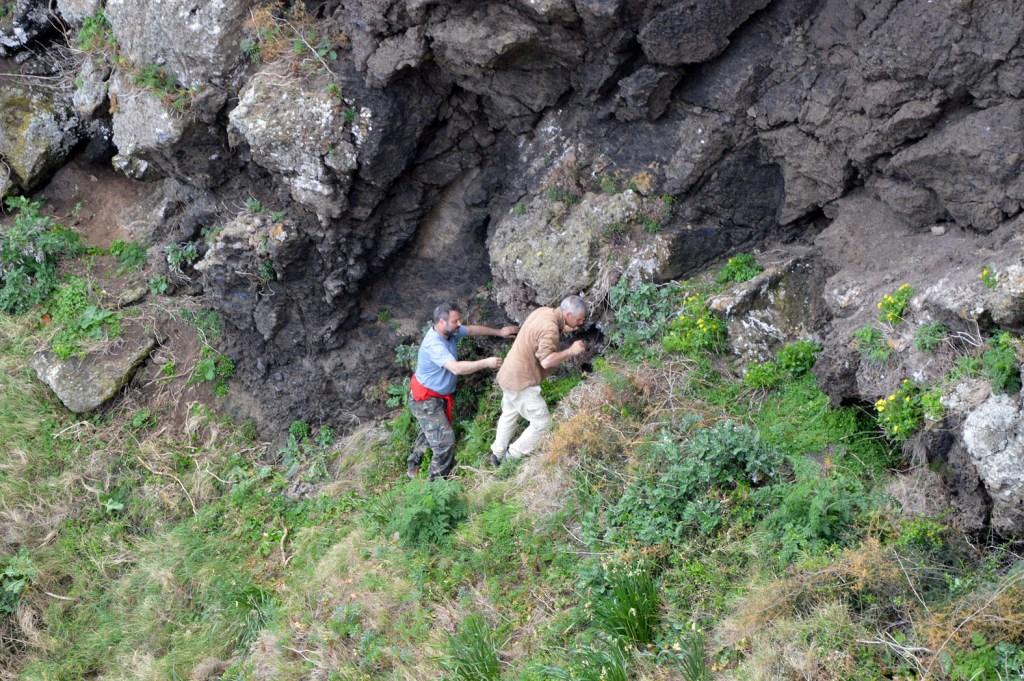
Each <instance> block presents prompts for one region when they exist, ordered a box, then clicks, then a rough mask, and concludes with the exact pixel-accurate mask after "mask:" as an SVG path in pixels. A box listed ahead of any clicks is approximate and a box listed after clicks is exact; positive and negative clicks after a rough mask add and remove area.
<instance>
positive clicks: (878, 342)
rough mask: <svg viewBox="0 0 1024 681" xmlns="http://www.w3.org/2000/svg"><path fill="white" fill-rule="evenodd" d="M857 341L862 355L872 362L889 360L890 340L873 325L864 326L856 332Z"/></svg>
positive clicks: (879, 362)
mask: <svg viewBox="0 0 1024 681" xmlns="http://www.w3.org/2000/svg"><path fill="white" fill-rule="evenodd" d="M853 336H854V338H855V339H856V341H857V350H859V351H860V354H861V356H862V357H865V358H867V359H869V360H871V361H872V362H875V363H878V364H882V363H884V362H887V361H888V360H889V353H890V349H889V342H888V341H887V340H886V338H885V335H884V334H883V333H882V332H881V331H880V330H878V329H876V328H875V327H873V326H862V327H861V328H859V329H857V330H856V331H855V332H854V334H853Z"/></svg>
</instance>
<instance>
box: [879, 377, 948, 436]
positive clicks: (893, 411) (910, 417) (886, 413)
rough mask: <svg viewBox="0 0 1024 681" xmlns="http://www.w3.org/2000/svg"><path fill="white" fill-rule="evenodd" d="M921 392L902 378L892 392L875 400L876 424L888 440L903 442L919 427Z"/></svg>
mask: <svg viewBox="0 0 1024 681" xmlns="http://www.w3.org/2000/svg"><path fill="white" fill-rule="evenodd" d="M921 394H922V393H921V389H920V388H919V387H917V386H916V385H914V383H912V382H911V381H910V380H909V379H904V380H903V382H902V383H901V384H900V387H899V388H898V389H897V390H896V391H895V392H894V393H892V394H890V395H889V396H887V397H883V398H880V399H879V400H878V401H877V402H875V413H876V414H877V417H878V425H879V426H881V428H882V431H883V432H884V433H885V434H886V436H887V437H888V438H889V439H890V440H895V441H896V442H903V441H904V440H906V439H907V438H908V437H910V436H911V435H913V434H914V432H915V431H916V430H917V429H918V428H919V427H920V425H921V420H922V419H923V418H924V406H923V405H922V403H921ZM929 399H931V398H929ZM931 406H932V407H934V405H931Z"/></svg>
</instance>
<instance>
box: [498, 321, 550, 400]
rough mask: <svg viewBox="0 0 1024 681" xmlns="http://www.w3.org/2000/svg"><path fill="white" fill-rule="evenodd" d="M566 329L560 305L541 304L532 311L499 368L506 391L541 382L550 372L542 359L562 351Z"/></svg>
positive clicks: (499, 383)
mask: <svg viewBox="0 0 1024 681" xmlns="http://www.w3.org/2000/svg"><path fill="white" fill-rule="evenodd" d="M564 328H565V319H564V318H563V317H562V311H561V310H559V309H557V308H551V307H538V308H537V309H536V310H534V311H533V312H531V313H530V315H529V316H528V317H527V318H526V321H525V322H523V325H522V327H520V329H519V333H518V335H516V340H515V342H514V343H512V347H511V349H509V351H508V356H507V357H505V361H504V362H503V363H502V365H501V369H499V370H498V385H500V386H501V388H502V389H503V390H522V389H523V388H529V387H530V386H534V385H540V382H541V381H542V380H544V377H545V376H547V375H548V372H547V371H546V370H545V369H544V368H543V367H542V366H541V365H540V362H541V360H542V359H544V358H545V357H547V356H548V355H550V354H551V353H552V352H558V344H559V337H560V336H561V333H562V330H563V329H564Z"/></svg>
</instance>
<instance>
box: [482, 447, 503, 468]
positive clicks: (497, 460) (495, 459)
mask: <svg viewBox="0 0 1024 681" xmlns="http://www.w3.org/2000/svg"><path fill="white" fill-rule="evenodd" d="M507 456H508V450H507V449H506V450H505V453H504V454H503V455H501V456H500V457H499V456H498V455H497V454H495V453H493V452H492V453H491V456H490V458H489V459H487V463H489V464H490V465H491V468H497V467H498V466H500V465H501V462H502V461H504V460H505V457H507Z"/></svg>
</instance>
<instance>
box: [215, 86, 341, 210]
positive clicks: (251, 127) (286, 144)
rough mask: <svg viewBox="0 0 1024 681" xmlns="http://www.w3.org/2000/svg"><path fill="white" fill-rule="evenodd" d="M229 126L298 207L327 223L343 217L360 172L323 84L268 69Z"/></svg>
mask: <svg viewBox="0 0 1024 681" xmlns="http://www.w3.org/2000/svg"><path fill="white" fill-rule="evenodd" d="M229 120H230V121H231V130H230V131H231V133H232V134H233V135H234V136H235V140H236V141H237V140H238V139H239V138H240V139H242V140H245V142H246V143H247V144H248V145H249V150H250V153H251V154H252V159H253V161H255V162H256V163H258V164H259V165H260V166H262V167H264V168H266V169H267V170H269V171H271V172H273V173H276V174H278V175H280V176H281V177H282V178H283V179H284V181H285V183H286V184H287V185H288V187H289V189H290V190H291V195H292V198H293V199H295V201H297V202H298V203H301V204H304V205H306V206H309V207H310V208H312V209H313V210H314V211H315V212H316V214H317V216H318V217H319V218H320V219H321V221H323V222H327V221H329V220H330V219H333V218H338V217H340V216H341V214H342V213H343V212H344V210H345V209H346V208H347V207H348V197H347V194H348V189H349V186H350V185H351V183H352V175H353V172H354V171H355V169H356V166H357V158H356V148H355V145H354V143H353V142H354V140H353V132H352V124H351V122H348V121H347V120H346V107H345V104H344V102H342V101H341V99H339V98H338V97H337V96H335V95H332V94H331V93H330V92H328V90H327V89H326V88H325V87H324V86H323V84H319V85H318V84H316V83H310V82H308V81H306V80H301V79H298V78H294V77H291V76H289V75H288V74H286V73H281V72H279V71H278V70H277V69H276V68H274V67H269V68H267V69H265V70H263V71H261V72H260V73H258V74H257V75H256V76H254V77H253V78H252V79H251V80H250V81H249V82H248V83H247V84H246V86H245V88H244V89H243V90H242V92H241V94H240V96H239V102H238V106H237V107H235V109H233V110H232V111H231V113H230V114H229ZM353 122H354V121H353Z"/></svg>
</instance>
